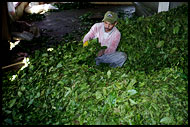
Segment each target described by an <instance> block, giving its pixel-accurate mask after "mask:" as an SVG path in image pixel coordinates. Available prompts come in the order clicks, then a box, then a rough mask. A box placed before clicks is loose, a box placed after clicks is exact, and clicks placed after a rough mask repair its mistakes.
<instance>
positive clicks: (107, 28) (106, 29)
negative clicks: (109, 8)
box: [104, 21, 117, 32]
mask: <svg viewBox="0 0 190 127" xmlns="http://www.w3.org/2000/svg"><path fill="white" fill-rule="evenodd" d="M116 24H117V22H115V23H114V24H111V23H110V22H108V21H104V28H105V31H106V32H109V31H111V30H112V29H113V27H114V26H115V25H116Z"/></svg>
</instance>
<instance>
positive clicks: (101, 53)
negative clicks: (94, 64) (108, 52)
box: [98, 49, 105, 57]
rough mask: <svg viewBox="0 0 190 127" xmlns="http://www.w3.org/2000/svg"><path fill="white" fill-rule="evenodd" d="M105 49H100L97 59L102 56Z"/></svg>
mask: <svg viewBox="0 0 190 127" xmlns="http://www.w3.org/2000/svg"><path fill="white" fill-rule="evenodd" d="M104 52H105V49H102V50H100V51H99V52H98V57H99V56H102V55H104Z"/></svg>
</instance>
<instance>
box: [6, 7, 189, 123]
mask: <svg viewBox="0 0 190 127" xmlns="http://www.w3.org/2000/svg"><path fill="white" fill-rule="evenodd" d="M117 28H118V29H119V30H120V32H121V34H122V37H121V42H120V44H119V47H118V50H119V51H123V52H126V53H127V56H128V59H127V61H126V63H125V64H124V65H123V67H117V68H110V67H109V66H108V65H107V64H101V65H100V66H96V64H95V60H94V58H95V57H96V55H97V52H98V50H100V49H101V47H100V46H99V44H98V41H97V40H92V41H90V42H89V45H88V46H87V47H83V46H82V41H81V42H77V41H74V40H72V41H68V42H67V43H65V42H64V41H63V42H60V43H59V45H58V46H53V47H52V48H51V49H47V48H42V49H41V50H37V51H36V52H35V53H34V54H33V55H31V56H30V58H29V61H30V64H29V66H28V67H27V68H25V69H23V70H19V71H18V72H16V76H14V75H15V72H12V71H11V72H4V73H3V76H2V81H3V85H2V118H3V119H2V122H3V125H36V124H38V125H188V79H187V74H188V73H187V62H188V49H187V46H188V7H187V5H183V6H180V7H178V8H175V9H171V10H170V11H168V12H161V13H158V14H155V15H153V16H151V17H139V18H137V19H125V20H124V19H120V20H119V23H118V25H117Z"/></svg>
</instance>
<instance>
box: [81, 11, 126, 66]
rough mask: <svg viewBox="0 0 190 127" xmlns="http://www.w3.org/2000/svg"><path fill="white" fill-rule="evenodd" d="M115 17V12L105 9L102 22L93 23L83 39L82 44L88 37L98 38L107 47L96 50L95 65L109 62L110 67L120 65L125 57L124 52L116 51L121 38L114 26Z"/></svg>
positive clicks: (115, 22) (116, 17)
mask: <svg viewBox="0 0 190 127" xmlns="http://www.w3.org/2000/svg"><path fill="white" fill-rule="evenodd" d="M117 19H118V16H117V14H116V13H115V12H111V11H107V12H106V13H105V15H104V19H103V20H102V21H103V22H101V23H96V24H94V25H93V26H92V27H91V29H90V31H89V32H88V33H87V34H86V35H85V37H84V39H83V44H84V43H85V42H86V41H88V40H90V39H94V38H98V40H99V42H100V44H101V46H107V49H104V50H100V51H99V52H98V57H97V58H95V60H96V64H97V65H99V64H100V63H109V64H110V66H111V67H117V66H120V67H121V66H122V65H123V64H124V62H125V61H126V59H127V55H126V54H125V53H124V52H116V49H117V46H118V45H119V42H120V38H121V34H120V32H119V30H118V29H117V28H116V27H115V25H116V24H117Z"/></svg>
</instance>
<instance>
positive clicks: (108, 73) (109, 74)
mask: <svg viewBox="0 0 190 127" xmlns="http://www.w3.org/2000/svg"><path fill="white" fill-rule="evenodd" d="M107 76H108V79H109V78H110V76H111V71H110V70H109V71H108V72H107Z"/></svg>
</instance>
